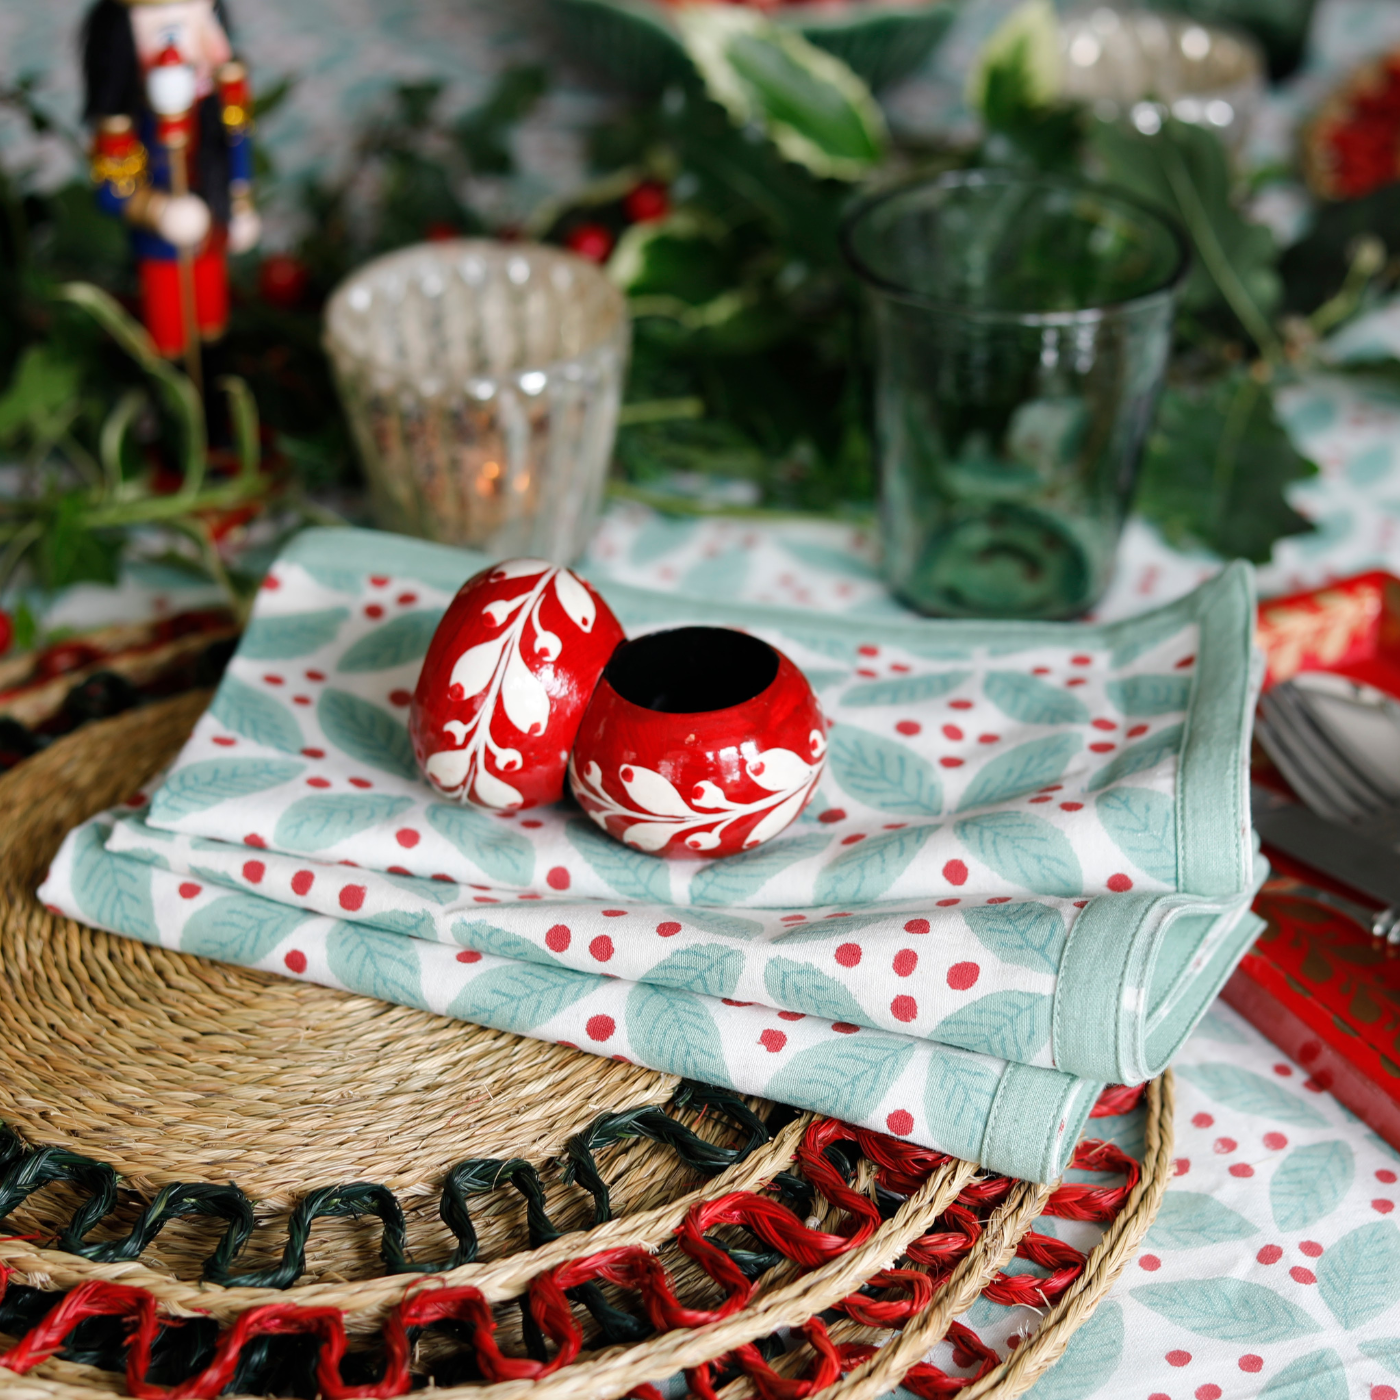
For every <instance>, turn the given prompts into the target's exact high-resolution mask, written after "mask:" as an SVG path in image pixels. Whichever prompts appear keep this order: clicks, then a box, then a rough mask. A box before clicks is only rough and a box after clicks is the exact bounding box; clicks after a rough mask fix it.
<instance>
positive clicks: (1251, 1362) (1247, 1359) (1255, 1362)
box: [1240, 1351, 1264, 1376]
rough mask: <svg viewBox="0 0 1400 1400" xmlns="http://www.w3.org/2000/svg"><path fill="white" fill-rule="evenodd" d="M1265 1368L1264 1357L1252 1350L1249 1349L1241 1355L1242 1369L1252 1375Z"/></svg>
mask: <svg viewBox="0 0 1400 1400" xmlns="http://www.w3.org/2000/svg"><path fill="white" fill-rule="evenodd" d="M1263 1369H1264V1358H1263V1357H1262V1356H1256V1355H1255V1354H1254V1353H1253V1352H1252V1351H1247V1352H1245V1354H1244V1355H1243V1356H1242V1357H1240V1370H1241V1371H1247V1372H1248V1373H1249V1374H1250V1375H1251V1376H1253V1375H1257V1374H1258V1373H1259V1372H1260V1371H1262V1370H1263Z"/></svg>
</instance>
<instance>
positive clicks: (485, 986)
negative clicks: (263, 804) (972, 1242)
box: [39, 813, 1103, 1181]
mask: <svg viewBox="0 0 1400 1400" xmlns="http://www.w3.org/2000/svg"><path fill="white" fill-rule="evenodd" d="M114 817H115V814H114V813H108V814H105V815H104V816H101V817H98V818H95V819H94V820H92V821H89V822H86V823H84V824H83V825H82V826H80V827H78V828H76V829H75V830H74V831H72V832H70V833H69V834H68V836H67V837H66V838H65V840H64V843H63V846H62V848H61V849H60V851H59V854H58V855H57V857H56V858H55V860H54V862H53V865H52V867H51V869H50V872H49V875H48V878H47V879H46V881H45V883H44V886H43V888H42V889H41V890H40V892H39V893H40V898H41V899H42V900H43V901H44V902H45V903H46V904H48V905H49V906H50V907H51V908H54V909H56V910H58V912H60V913H64V914H68V915H70V916H71V917H73V918H77V919H81V920H83V921H84V922H85V923H89V924H92V925H95V926H96V927H98V928H105V929H107V930H109V931H110V932H112V933H119V934H124V935H126V936H127V937H131V938H139V939H141V940H142V941H143V942H147V943H152V944H157V945H159V946H161V947H166V948H176V949H179V950H180V951H182V952H186V953H195V954H200V955H202V956H204V957H209V958H217V959H219V960H220V961H222V962H232V963H238V964H240V965H242V966H244V967H253V968H260V969H262V970H264V971H267V972H281V973H284V974H286V973H289V974H291V975H293V976H296V977H300V978H304V979H306V980H307V981H312V982H319V983H321V984H323V985H325V986H329V987H341V988H344V989H345V990H346V991H351V992H358V993H360V994H361V995H364V996H372V997H379V998H381V999H382V1000H385V1001H392V1002H397V1003H399V1004H400V1005H403V1006H416V1007H419V1008H421V1009H423V1010H426V1011H434V1012H437V1013H439V1014H441V1015H445V1016H454V1017H457V1018H459V1019H462V1020H467V1021H474V1022H477V1023H478V1024H480V1025H485V1026H492V1027H494V1028H495V1029H497V1030H503V1031H512V1032H515V1033H516V1034H520V1035H529V1036H533V1037H535V1038H536V1039H539V1040H554V1041H559V1042H560V1043H562V1044H566V1045H569V1046H573V1047H577V1048H579V1049H587V1050H591V1051H592V1052H593V1053H595V1054H599V1055H614V1056H620V1057H622V1058H624V1059H627V1060H631V1061H634V1062H635V1063H638V1064H644V1065H647V1066H649V1067H651V1068H653V1069H659V1070H664V1071H666V1072H668V1073H671V1074H679V1075H684V1076H686V1077H688V1078H693V1079H699V1080H702V1081H704V1082H706V1083H710V1084H721V1085H726V1086H729V1087H732V1088H735V1089H738V1090H739V1091H740V1092H742V1093H746V1094H758V1095H762V1096H764V1097H768V1098H773V1099H776V1100H778V1101H779V1102H783V1103H791V1104H795V1105H797V1106H798V1107H800V1108H810V1109H813V1110H814V1111H816V1112H819V1113H829V1114H831V1115H833V1116H834V1117H837V1118H841V1119H844V1120H845V1121H846V1122H849V1123H856V1124H859V1125H861V1126H863V1127H868V1128H873V1129H875V1130H876V1131H878V1132H884V1133H894V1134H897V1135H898V1136H900V1137H905V1138H909V1139H911V1140H913V1141H915V1142H918V1143H922V1144H924V1145H925V1146H928V1147H934V1148H937V1149H939V1150H940V1151H944V1152H951V1153H953V1154H954V1155H956V1156H959V1157H965V1158H970V1159H972V1160H974V1161H978V1162H981V1163H982V1165H984V1166H985V1167H987V1168H989V1169H990V1170H992V1171H996V1172H1002V1173H1005V1174H1006V1175H1008V1176H1017V1177H1023V1178H1025V1179H1027V1180H1031V1181H1053V1180H1054V1179H1056V1178H1057V1177H1058V1176H1060V1175H1061V1173H1062V1172H1063V1171H1064V1169H1065V1167H1066V1165H1067V1163H1068V1160H1069V1156H1070V1153H1071V1152H1072V1151H1073V1148H1074V1144H1075V1142H1076V1141H1077V1140H1078V1138H1079V1135H1080V1133H1081V1132H1082V1131H1083V1128H1084V1124H1085V1122H1086V1120H1087V1119H1088V1116H1089V1110H1090V1109H1091V1108H1092V1107H1093V1106H1094V1100H1095V1099H1096V1098H1097V1097H1098V1095H1099V1091H1100V1090H1101V1089H1102V1088H1103V1085H1102V1084H1101V1083H1098V1082H1095V1081H1092V1080H1088V1079H1082V1078H1079V1077H1078V1076H1076V1075H1070V1074H1061V1073H1059V1072H1058V1071H1056V1070H1049V1069H1034V1068H1031V1067H1029V1066H1026V1065H1020V1064H1009V1063H1007V1062H1006V1061H1005V1060H1004V1059H998V1058H996V1057H995V1056H991V1055H974V1054H971V1053H969V1052H967V1051H965V1050H957V1049H954V1048H952V1047H950V1046H946V1045H940V1044H939V1043H938V1042H936V1041H931V1040H919V1039H917V1038H915V1037H913V1036H908V1035H887V1034H881V1033H879V1032H875V1031H869V1030H864V1029H862V1028H861V1027H859V1026H856V1025H854V1024H849V1023H842V1022H833V1021H830V1020H827V1019H824V1018H820V1017H816V1016H803V1015H801V1014H799V1013H796V1012H779V1011H774V1010H773V1009H772V1008H770V1007H766V1006H759V1005H754V1004H752V1003H749V1002H743V1001H737V1000H735V999H733V998H721V997H717V996H711V995H707V994H704V993H699V992H691V991H685V990H680V989H677V988H674V987H665V986H648V985H646V984H644V983H637V982H628V981H624V980H623V979H622V978H618V977H611V976H608V975H607V974H600V973H596V972H577V971H574V970H573V969H572V968H567V967H560V966H544V965H541V964H538V963H533V962H525V961H519V960H516V959H513V958H508V957H498V956H496V955H494V954H493V953H483V952H478V951H476V950H475V949H472V948H463V947H460V946H452V947H449V946H447V945H445V944H441V943H433V942H428V941H426V940H424V939H421V938H414V937H406V936H404V935H403V934H401V933H386V932H384V931H382V930H380V929H376V928H372V927H369V926H367V925H363V924H352V923H349V922H347V921H345V920H343V919H334V918H327V917H324V916H317V915H313V914H311V913H310V912H309V911H308V910H306V909H302V908H297V907H295V906H292V905H288V904H283V903H279V902H277V901H275V900H273V899H270V898H268V897H266V896H264V895H258V894H247V893H239V892H232V891H229V890H227V889H225V888H223V887H221V886H220V885H219V884H217V883H214V882H212V881H210V882H208V883H205V882H204V881H203V880H200V879H191V878H190V877H189V876H188V875H187V874H184V873H181V872H179V871H176V870H167V869H165V868H164V865H163V863H162V861H161V859H160V853H158V852H150V853H149V854H148V858H147V859H145V860H136V859H133V858H132V857H131V856H130V855H119V854H116V853H114V852H113V851H110V850H108V849H107V838H108V835H109V834H110V830H111V827H112V825H113V821H114ZM208 844H209V845H213V844H215V843H208ZM245 858H247V857H246V853H245Z"/></svg>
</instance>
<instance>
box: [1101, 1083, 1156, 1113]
mask: <svg viewBox="0 0 1400 1400" xmlns="http://www.w3.org/2000/svg"><path fill="white" fill-rule="evenodd" d="M1146 1092H1147V1085H1146V1084H1110V1085H1109V1086H1108V1088H1107V1089H1105V1090H1104V1091H1103V1093H1101V1094H1100V1095H1099V1098H1098V1102H1097V1103H1095V1105H1094V1106H1093V1108H1091V1109H1090V1110H1089V1117H1090V1118H1117V1117H1118V1116H1119V1115H1120V1114H1123V1113H1131V1112H1132V1111H1133V1109H1135V1108H1136V1107H1137V1106H1138V1104H1140V1103H1141V1102H1142V1096H1143V1095H1144V1094H1145V1093H1146Z"/></svg>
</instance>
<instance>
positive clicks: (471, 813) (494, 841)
mask: <svg viewBox="0 0 1400 1400" xmlns="http://www.w3.org/2000/svg"><path fill="white" fill-rule="evenodd" d="M428 825H429V826H431V827H432V828H433V830H434V831H436V832H437V833H438V835H439V836H442V837H444V838H445V839H446V840H448V841H450V842H451V843H452V844H453V845H454V846H456V848H457V849H458V850H459V851H461V853H462V854H463V855H464V856H466V858H467V859H468V860H469V861H471V862H472V864H473V865H475V866H476V867H477V868H478V869H479V870H481V871H482V872H483V873H484V874H485V875H486V876H487V877H488V878H489V879H491V880H496V881H499V882H500V883H502V884H506V885H528V884H529V883H530V881H531V880H532V879H533V878H534V874H535V848H534V846H533V845H531V843H530V842H529V840H527V839H526V838H525V837H524V836H521V835H520V834H519V833H518V832H515V831H512V830H511V829H510V828H509V827H508V826H506V825H505V823H504V822H499V821H492V820H491V818H490V817H488V816H487V815H486V814H485V813H484V812H479V811H477V810H476V809H475V808H474V807H454V806H450V805H449V804H448V803H446V802H432V803H429V804H428Z"/></svg>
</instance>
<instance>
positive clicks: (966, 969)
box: [948, 962, 982, 992]
mask: <svg viewBox="0 0 1400 1400" xmlns="http://www.w3.org/2000/svg"><path fill="white" fill-rule="evenodd" d="M981 975H982V969H981V968H980V967H978V966H977V964H976V963H975V962H960V963H954V964H953V965H952V967H950V968H949V969H948V985H949V986H950V987H951V988H952V989H953V990H954V991H955V992H965V991H967V989H968V988H969V987H971V986H973V985H975V983H976V981H977V979H978V978H979V977H980V976H981Z"/></svg>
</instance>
